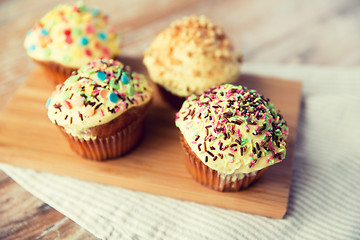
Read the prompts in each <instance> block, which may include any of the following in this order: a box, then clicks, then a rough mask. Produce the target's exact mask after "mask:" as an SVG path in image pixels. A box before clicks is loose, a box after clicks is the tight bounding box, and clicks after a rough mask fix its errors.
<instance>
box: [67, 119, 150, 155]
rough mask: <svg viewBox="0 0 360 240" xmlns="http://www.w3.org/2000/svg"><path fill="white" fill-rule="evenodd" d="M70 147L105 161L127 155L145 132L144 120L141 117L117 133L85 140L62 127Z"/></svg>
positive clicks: (81, 153) (79, 152)
mask: <svg viewBox="0 0 360 240" xmlns="http://www.w3.org/2000/svg"><path fill="white" fill-rule="evenodd" d="M60 129H61V130H62V133H63V134H64V135H65V137H66V139H67V141H68V142H69V144H70V147H71V148H72V149H73V150H74V151H75V152H76V153H77V154H79V155H80V156H82V157H85V158H88V159H91V160H95V161H104V160H107V159H111V158H116V157H120V156H123V155H125V154H126V153H128V152H130V151H131V150H132V149H134V148H135V147H136V145H137V144H138V143H139V142H140V139H141V137H142V135H143V132H144V121H143V119H139V120H138V121H134V122H133V123H132V124H131V125H129V126H128V127H126V128H124V129H122V130H121V131H119V132H117V133H116V134H114V135H112V136H108V137H98V138H96V139H89V140H85V139H82V138H78V137H74V136H72V135H70V134H68V133H66V131H65V130H64V129H63V128H62V127H60Z"/></svg>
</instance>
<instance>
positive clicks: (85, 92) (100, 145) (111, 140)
mask: <svg viewBox="0 0 360 240" xmlns="http://www.w3.org/2000/svg"><path fill="white" fill-rule="evenodd" d="M151 99H152V89H151V87H150V86H149V84H148V81H147V80H146V79H145V77H144V75H142V74H138V73H136V72H132V71H131V69H130V67H129V66H125V65H124V64H122V63H121V62H119V61H116V60H112V59H101V60H93V61H91V62H90V63H88V64H87V65H85V66H83V67H81V68H80V69H79V70H77V71H75V72H74V73H73V74H72V76H70V77H69V78H68V79H67V80H66V81H65V82H64V83H62V84H59V85H57V86H56V90H55V91H54V92H53V93H52V96H51V97H50V98H49V99H48V101H47V103H46V107H47V108H48V117H49V118H50V120H51V121H52V122H53V123H54V124H56V125H57V126H58V127H59V128H60V130H61V131H62V133H63V134H64V135H65V137H66V139H67V140H68V142H69V144H70V146H71V148H72V149H73V150H74V151H75V152H76V153H78V154H79V155H81V156H83V157H85V158H89V159H93V160H97V161H101V160H106V159H110V158H115V157H120V156H122V155H124V154H126V153H128V152H129V151H130V150H132V149H133V148H134V147H135V146H136V145H137V144H138V143H139V141H140V139H141V136H142V134H143V122H144V117H145V115H146V113H147V111H148V109H149V106H150V103H151Z"/></svg>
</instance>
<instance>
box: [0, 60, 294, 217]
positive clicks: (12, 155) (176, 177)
mask: <svg viewBox="0 0 360 240" xmlns="http://www.w3.org/2000/svg"><path fill="white" fill-rule="evenodd" d="M122 61H123V62H125V63H127V64H130V65H131V66H132V67H133V69H134V70H136V71H139V72H142V73H146V70H145V69H144V66H143V65H142V63H141V59H140V58H123V59H122ZM239 83H240V84H242V85H245V86H247V87H249V88H253V89H256V90H258V91H259V92H260V93H262V94H263V95H265V96H266V97H268V98H270V101H271V102H272V103H274V104H275V107H276V108H278V109H280V112H281V113H282V114H283V116H284V118H285V119H286V120H287V122H288V125H289V127H290V138H289V146H288V154H287V157H286V159H285V160H284V162H282V163H280V164H277V165H275V166H273V167H272V168H271V169H270V170H269V171H268V172H267V173H266V174H265V175H264V176H263V177H262V178H261V179H260V180H259V181H258V182H256V183H255V184H253V185H252V186H251V187H250V188H249V189H247V190H244V191H241V192H231V193H229V192H227V193H222V192H216V191H214V190H211V189H208V188H206V187H204V186H202V185H200V184H198V183H197V182H195V181H194V180H193V179H192V178H191V176H190V174H189V173H188V172H187V170H186V168H185V162H184V157H185V156H184V153H183V150H182V149H181V146H180V143H179V133H178V130H177V128H176V127H175V124H174V120H175V111H174V110H171V109H170V108H169V107H168V106H167V105H166V104H164V102H162V99H161V98H160V97H159V96H158V95H157V92H155V101H154V104H153V106H152V108H151V110H150V113H149V115H148V116H147V118H146V132H145V137H144V139H143V140H142V142H141V143H140V145H139V147H138V148H137V149H136V150H135V151H133V152H131V153H130V154H128V155H126V156H125V157H123V158H119V159H114V160H110V161H106V162H94V161H89V160H86V159H83V158H81V157H79V156H78V155H76V154H75V153H74V152H72V150H71V149H70V147H69V146H68V144H67V142H66V140H65V139H64V137H63V136H62V134H61V133H60V131H59V130H58V129H57V127H56V126H54V125H53V124H52V123H51V122H50V120H48V118H47V109H46V108H45V103H46V100H47V98H48V97H49V96H50V94H51V92H52V91H53V89H54V86H53V85H52V83H51V82H50V81H48V79H47V76H46V75H45V74H44V72H43V71H42V69H41V68H37V69H35V70H34V71H33V72H32V73H31V74H30V75H29V78H28V80H27V81H26V82H25V84H24V85H22V86H21V87H20V88H19V89H18V90H17V91H16V92H15V94H14V96H13V98H12V100H11V101H10V102H9V104H8V105H7V106H6V107H5V108H4V110H3V111H2V112H1V114H0V156H1V157H0V162H3V163H8V164H12V165H14V166H19V167H25V168H32V169H35V170H39V171H46V172H51V173H55V174H60V175H66V176H71V177H74V178H78V179H82V180H86V181H92V182H98V183H102V184H108V185H114V186H119V187H123V188H127V189H131V190H136V191H142V192H147V193H151V194H156V195H162V196H168V197H172V198H176V199H181V200H187V201H193V202H197V203H202V204H208V205H213V206H217V207H222V208H227V209H233V210H238V211H242V212H247V213H253V214H258V215H263V216H268V217H273V218H282V217H283V216H284V215H285V213H286V209H287V203H288V196H289V189H290V180H291V172H292V160H293V155H294V148H295V140H296V131H297V123H298V116H299V110H300V102H301V84H300V83H299V82H296V81H286V80H281V79H276V78H270V77H264V76H254V75H247V74H243V75H242V76H241V77H240V78H239Z"/></svg>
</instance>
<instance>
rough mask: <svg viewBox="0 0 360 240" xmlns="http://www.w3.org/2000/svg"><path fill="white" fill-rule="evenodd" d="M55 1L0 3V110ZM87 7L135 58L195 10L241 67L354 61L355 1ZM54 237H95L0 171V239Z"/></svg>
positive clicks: (25, 70) (164, 0)
mask: <svg viewBox="0 0 360 240" xmlns="http://www.w3.org/2000/svg"><path fill="white" fill-rule="evenodd" d="M59 2H60V1H55V0H51V1H49V0H48V1H44V0H33V1H25V0H12V1H10V0H3V1H1V2H0V32H1V38H0V46H1V51H0V66H1V68H2V71H1V72H0V100H1V101H0V110H1V109H2V108H3V107H4V106H5V105H6V103H7V102H8V100H9V99H10V98H11V96H12V95H13V93H14V91H16V89H17V88H18V87H19V85H20V84H21V83H22V82H24V81H25V80H26V78H27V76H28V74H29V73H30V72H31V71H32V70H33V69H34V67H35V65H34V63H33V62H31V61H30V60H29V59H28V57H27V56H26V53H25V50H24V48H23V40H24V36H25V34H26V32H27V30H28V29H29V28H30V27H31V26H32V25H33V24H34V23H35V21H36V20H38V19H39V18H41V17H42V16H43V15H44V14H45V13H46V12H47V11H49V10H50V9H52V8H53V7H54V6H55V5H56V4H58V3H59ZM69 2H70V1H69ZM71 2H73V1H71ZM86 4H87V5H88V6H91V7H101V10H103V11H104V12H106V13H108V15H109V16H110V21H111V22H112V23H113V24H114V25H115V26H116V28H117V29H118V30H119V31H121V32H122V33H123V46H122V53H123V54H124V55H131V56H141V55H142V54H143V52H144V50H145V49H146V47H147V46H148V45H149V43H150V42H151V40H152V39H153V37H154V36H155V35H156V33H157V32H159V31H160V30H162V29H163V28H165V27H167V26H168V25H169V23H170V22H171V21H173V20H175V19H178V18H180V17H182V16H184V15H190V14H193V13H197V14H205V15H206V16H208V17H209V18H211V19H212V20H213V21H214V22H216V23H218V24H219V25H221V26H223V28H224V30H225V32H226V33H227V35H229V37H230V38H231V40H232V42H233V43H234V45H235V46H236V48H237V49H240V50H241V52H242V53H243V56H244V61H245V62H247V63H258V64H316V65H329V66H350V67H358V66H359V64H360V2H359V1H358V0H337V1H328V0H313V1H302V0H267V1H264V0H263V1H260V0H238V1H235V0H226V1H215V0H212V1H205V0H182V1H168V0H159V1H154V0H136V1H125V0H123V1H101V3H100V1H86ZM0 157H1V156H0ZM55 238H56V239H67V238H68V239H97V238H96V237H94V236H93V235H92V234H90V233H89V232H87V231H86V230H84V229H83V228H81V227H80V226H78V225H77V224H76V223H74V222H72V221H71V220H70V219H68V218H67V217H65V216H64V215H62V214H61V213H59V212H57V211H56V210H54V209H53V208H51V207H50V206H48V205H47V204H46V203H43V202H42V201H40V200H38V199H37V198H35V197H33V196H32V195H31V194H30V193H28V192H26V191H25V190H24V189H22V188H21V187H20V186H19V185H18V184H17V183H15V182H14V181H13V180H12V179H11V178H9V177H8V176H7V175H6V174H5V173H4V172H1V171H0V239H55Z"/></svg>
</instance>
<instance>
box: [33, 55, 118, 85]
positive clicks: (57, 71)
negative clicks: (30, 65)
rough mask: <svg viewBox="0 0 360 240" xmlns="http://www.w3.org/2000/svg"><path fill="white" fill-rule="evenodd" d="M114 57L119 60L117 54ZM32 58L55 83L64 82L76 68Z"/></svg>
mask: <svg viewBox="0 0 360 240" xmlns="http://www.w3.org/2000/svg"><path fill="white" fill-rule="evenodd" d="M114 59H116V60H119V56H114ZM33 60H34V61H35V62H36V63H37V64H38V65H39V66H41V67H42V68H43V70H44V71H45V73H46V75H47V76H48V77H49V79H51V81H52V82H53V83H54V84H55V85H58V84H60V83H63V82H65V80H66V79H68V78H69V77H70V76H71V74H72V72H73V71H76V70H77V68H71V67H65V66H63V65H61V64H59V63H56V62H51V61H38V60H35V59H33Z"/></svg>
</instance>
